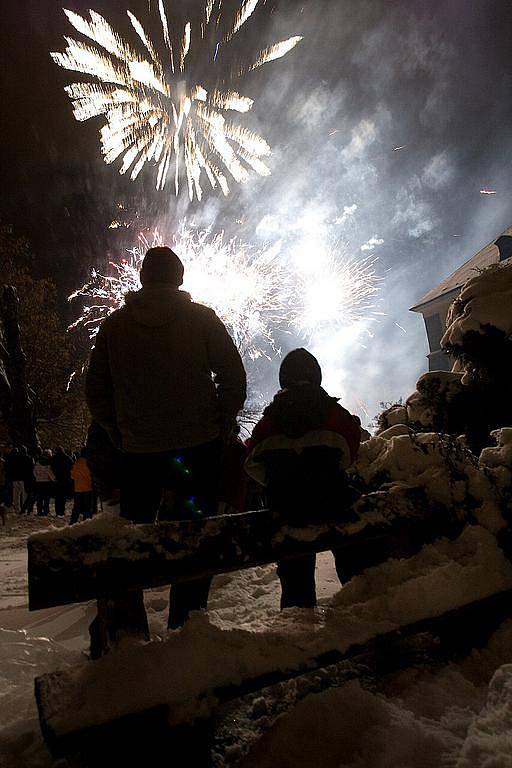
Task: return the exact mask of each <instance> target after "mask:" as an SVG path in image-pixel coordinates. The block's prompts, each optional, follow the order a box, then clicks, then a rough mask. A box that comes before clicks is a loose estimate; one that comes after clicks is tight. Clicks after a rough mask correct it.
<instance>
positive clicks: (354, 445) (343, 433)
mask: <svg viewBox="0 0 512 768" xmlns="http://www.w3.org/2000/svg"><path fill="white" fill-rule="evenodd" d="M325 427H326V428H327V429H329V430H331V431H332V432H335V433H336V434H338V435H339V436H340V437H342V438H343V440H344V443H345V444H346V450H345V451H344V452H343V453H344V455H343V459H342V467H343V469H346V468H347V467H349V466H350V465H351V464H353V463H354V461H355V460H356V459H357V454H358V451H359V444H360V442H361V427H360V426H359V424H358V422H357V419H356V417H355V416H352V414H351V413H349V412H348V411H347V410H346V409H345V408H343V406H341V405H339V404H337V405H336V407H335V408H333V410H332V411H331V413H330V414H329V417H328V419H327V423H326V425H325Z"/></svg>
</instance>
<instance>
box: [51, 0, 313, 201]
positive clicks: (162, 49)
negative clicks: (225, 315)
mask: <svg viewBox="0 0 512 768" xmlns="http://www.w3.org/2000/svg"><path fill="white" fill-rule="evenodd" d="M258 5H259V0H244V2H242V3H241V5H240V6H239V8H238V10H237V11H236V12H235V14H234V16H232V17H231V19H228V16H229V14H227V13H226V12H225V9H223V8H222V0H206V3H205V4H204V6H203V7H202V9H201V12H200V13H199V16H198V18H196V19H192V20H190V21H186V22H185V23H184V24H180V23H179V22H177V21H175V20H172V22H173V23H172V24H171V23H170V22H169V19H168V17H167V13H166V9H165V5H164V2H163V0H158V15H159V19H158V22H159V27H160V33H159V40H158V44H157V43H155V42H154V41H153V40H152V39H151V37H150V35H149V34H148V32H147V31H146V30H145V29H144V27H143V25H142V24H141V22H140V21H139V20H138V19H137V18H136V17H135V16H134V15H133V14H132V13H131V12H130V11H127V14H128V18H129V20H130V23H131V25H132V27H133V30H134V33H135V36H136V38H137V40H138V45H137V47H134V46H133V45H132V44H131V43H129V42H127V41H126V40H125V39H123V37H121V35H120V34H118V33H117V32H116V31H115V29H114V28H113V27H112V26H111V25H110V24H109V23H108V22H107V21H106V20H105V19H104V18H103V16H101V15H100V14H99V13H96V12H95V11H89V13H90V20H87V19H86V18H83V17H82V16H79V15H78V14H76V13H73V12H72V11H68V10H65V11H64V12H65V14H66V16H67V17H68V19H69V21H70V23H71V24H72V26H73V27H74V28H75V29H76V30H77V32H79V33H80V34H81V35H82V36H83V37H84V38H86V41H84V40H75V39H73V38H69V37H66V38H65V39H66V42H67V48H66V49H65V51H64V52H63V53H59V52H56V53H52V54H51V56H52V58H53V60H54V61H55V62H56V63H57V64H58V65H59V66H61V67H63V68H64V69H68V70H71V71H73V72H78V73H80V74H85V75H90V76H91V77H92V78H93V80H92V81H91V82H77V83H73V84H72V85H69V86H67V87H66V91H67V93H68V95H69V97H70V98H71V100H72V102H73V112H74V116H75V118H76V119H77V120H80V121H81V120H88V119H89V118H91V117H97V116H104V117H105V124H104V126H103V127H102V129H101V131H100V135H101V145H102V151H103V155H104V159H105V162H107V163H112V162H114V161H115V160H116V159H117V158H120V157H121V158H122V164H121V168H120V173H122V174H124V173H127V172H130V177H131V179H132V180H133V179H136V178H137V176H138V175H139V173H140V172H141V170H142V168H143V167H144V165H145V164H146V163H153V164H154V165H155V166H156V169H157V172H156V187H157V189H163V188H164V186H165V184H166V182H167V180H168V177H169V173H170V171H171V167H174V185H175V191H176V194H178V190H179V182H180V177H181V174H182V173H183V174H184V175H185V177H186V180H187V185H188V191H189V196H190V198H191V199H192V198H193V197H194V195H196V196H197V198H198V199H199V200H200V199H201V197H202V188H201V182H202V177H203V174H204V175H205V176H206V177H207V178H208V181H209V183H210V185H211V186H212V188H216V187H220V188H221V190H222V192H223V193H224V194H225V195H227V194H228V191H229V184H228V179H227V177H226V171H227V172H228V174H229V175H230V176H231V177H232V178H233V179H234V180H235V181H236V182H245V181H247V179H248V175H249V169H252V170H254V171H255V172H256V173H258V174H260V175H262V176H266V175H269V174H270V170H269V168H268V166H267V165H266V164H265V162H264V160H263V158H265V157H266V156H268V155H269V154H270V147H269V145H268V144H267V142H266V141H265V140H264V139H263V138H262V137H261V136H259V135H258V134H256V133H253V132H252V131H250V130H248V129H246V128H244V127H242V126H241V125H240V124H238V123H236V122H234V121H232V120H231V119H230V118H229V117H227V116H226V114H227V115H229V114H232V113H233V112H235V113H236V112H238V113H244V112H248V111H249V110H250V109H251V108H252V106H253V101H252V99H250V98H248V97H247V96H244V95H241V94H240V93H239V92H238V91H237V90H233V89H232V88H230V87H229V86H225V85H224V84H225V83H233V84H234V83H236V80H239V79H240V78H242V77H243V76H244V75H245V74H246V73H248V72H250V71H251V70H254V69H257V68H258V67H261V66H263V65H264V64H266V63H267V62H270V61H274V60H275V59H279V58H281V57H282V56H284V55H285V54H287V53H288V52H289V51H290V50H291V49H292V48H294V47H295V45H296V44H297V43H298V42H299V41H300V40H301V39H302V38H301V37H290V38H289V39H287V40H282V41H280V42H277V43H275V44H274V45H271V46H269V47H267V48H264V49H263V50H261V51H259V53H258V54H257V55H256V57H255V58H254V59H253V60H252V61H251V62H250V63H240V62H239V61H236V60H233V61H232V65H231V66H229V59H230V54H233V50H232V48H233V46H232V43H233V40H234V38H235V37H236V36H237V35H238V34H239V33H240V31H241V30H242V29H243V27H244V25H245V24H246V23H247V21H248V20H249V18H250V17H251V16H252V14H253V13H254V12H255V10H256V8H257V6H258ZM223 11H224V12H223ZM89 41H92V44H91V42H89ZM233 58H234V57H233V56H232V55H231V59H233ZM220 59H222V66H223V70H222V71H223V76H222V79H221V78H220V77H219V75H218V73H217V67H218V66H220V64H219V63H218V62H219V60H220ZM219 84H221V85H222V87H219ZM182 168H183V171H182Z"/></svg>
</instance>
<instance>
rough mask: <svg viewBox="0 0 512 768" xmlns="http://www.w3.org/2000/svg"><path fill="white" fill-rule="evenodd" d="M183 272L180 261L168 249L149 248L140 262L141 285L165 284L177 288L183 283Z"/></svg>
mask: <svg viewBox="0 0 512 768" xmlns="http://www.w3.org/2000/svg"><path fill="white" fill-rule="evenodd" d="M183 271H184V270H183V263H182V261H181V259H180V258H179V257H178V256H176V254H175V253H174V251H172V250H171V249H170V248H167V247H166V246H161V247H157V248H150V249H149V251H148V252H147V253H146V255H145V256H144V261H143V262H142V267H141V270H140V281H141V283H142V285H148V284H150V283H167V284H169V285H172V286H173V287H175V288H178V286H180V285H181V284H182V282H183Z"/></svg>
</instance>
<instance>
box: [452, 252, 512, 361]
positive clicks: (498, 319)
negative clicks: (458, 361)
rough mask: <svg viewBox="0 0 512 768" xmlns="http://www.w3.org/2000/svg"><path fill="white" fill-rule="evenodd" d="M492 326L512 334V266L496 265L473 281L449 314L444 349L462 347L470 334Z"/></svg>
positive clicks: (455, 302) (507, 264)
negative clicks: (465, 338)
mask: <svg viewBox="0 0 512 768" xmlns="http://www.w3.org/2000/svg"><path fill="white" fill-rule="evenodd" d="M489 326H492V327H494V328H496V329H498V330H500V331H502V332H503V333H504V334H505V336H510V335H512V263H503V264H493V265H492V266H490V267H487V269H484V270H482V271H481V272H479V273H478V274H476V275H475V276H474V277H472V278H470V279H469V280H468V281H467V282H466V283H465V285H464V287H463V288H462V290H461V292H460V294H459V296H458V298H457V299H456V301H454V303H453V304H452V306H451V307H450V311H449V313H448V317H447V320H446V332H445V334H444V336H443V338H442V339H441V346H442V347H443V348H448V349H454V348H456V347H462V346H463V344H464V337H465V336H466V334H467V333H469V332H470V331H474V332H476V333H485V331H486V328H488V327H489Z"/></svg>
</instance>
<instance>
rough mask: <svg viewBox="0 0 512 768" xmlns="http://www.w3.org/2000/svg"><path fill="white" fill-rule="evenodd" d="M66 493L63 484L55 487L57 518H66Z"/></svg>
mask: <svg viewBox="0 0 512 768" xmlns="http://www.w3.org/2000/svg"><path fill="white" fill-rule="evenodd" d="M65 508H66V491H65V489H64V487H63V485H62V484H61V483H57V484H56V485H55V517H64V510H65Z"/></svg>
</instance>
